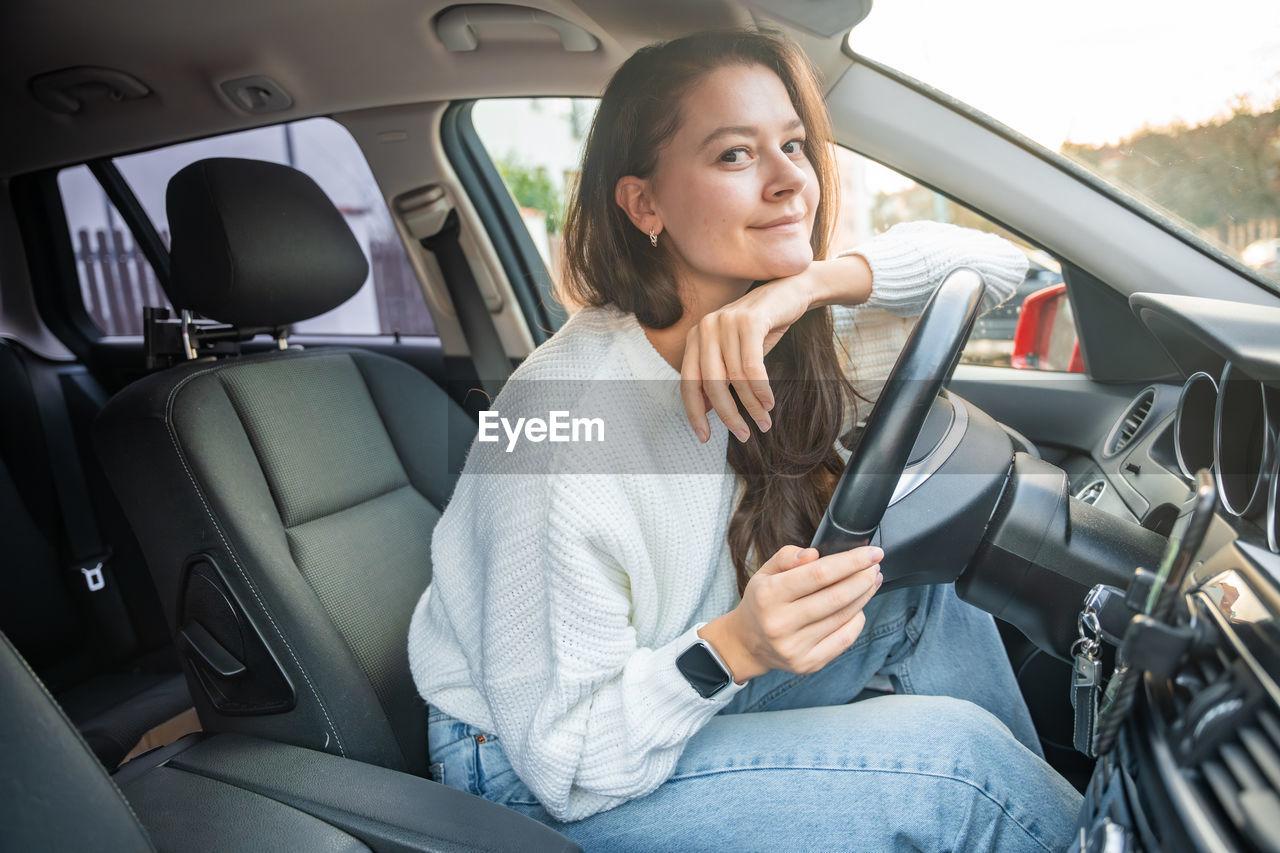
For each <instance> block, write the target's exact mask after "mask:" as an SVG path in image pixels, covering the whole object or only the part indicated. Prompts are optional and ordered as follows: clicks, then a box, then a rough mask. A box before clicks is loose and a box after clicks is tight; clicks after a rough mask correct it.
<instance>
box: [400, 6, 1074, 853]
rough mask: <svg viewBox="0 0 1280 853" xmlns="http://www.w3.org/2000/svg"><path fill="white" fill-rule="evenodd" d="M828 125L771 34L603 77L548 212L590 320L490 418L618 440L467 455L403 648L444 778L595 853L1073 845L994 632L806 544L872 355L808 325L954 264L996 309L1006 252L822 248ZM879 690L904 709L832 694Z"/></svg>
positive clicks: (973, 237) (922, 289)
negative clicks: (862, 365) (570, 424)
mask: <svg viewBox="0 0 1280 853" xmlns="http://www.w3.org/2000/svg"><path fill="white" fill-rule="evenodd" d="M830 138H831V135H830V129H829V125H828V120H827V118H826V116H825V113H824V111H823V106H822V102H821V97H820V94H819V90H818V88H817V84H816V82H815V80H814V77H813V74H812V72H811V70H810V69H809V68H808V66H807V65H806V64H805V62H804V60H803V58H802V57H801V55H800V54H799V52H798V51H797V50H796V49H795V48H793V47H791V46H790V45H788V44H787V43H785V42H783V41H782V40H781V39H779V38H776V37H774V36H771V35H768V34H761V33H755V32H739V33H712V34H703V35H696V36H690V37H687V38H684V39H679V40H677V41H674V42H669V43H666V44H663V45H656V46H652V47H649V48H645V49H643V50H641V51H640V52H638V53H637V54H636V55H635V56H633V57H632V58H631V59H629V60H628V61H627V62H626V63H624V65H623V66H622V68H620V69H619V71H618V72H617V74H616V75H615V76H614V78H613V80H612V81H611V82H610V84H609V86H608V88H607V89H606V91H605V94H604V96H603V99H602V101H601V104H600V108H599V111H598V113H597V116H596V119H595V123H594V125H593V127H592V131H591V135H590V137H589V139H588V142H587V148H586V153H585V158H584V163H583V170H582V176H581V182H580V185H579V190H578V194H577V198H576V199H575V201H574V203H573V205H572V206H571V210H570V214H569V218H568V223H567V233H566V255H567V266H568V270H569V276H568V281H567V285H568V287H569V290H570V296H571V297H572V298H573V299H574V301H576V302H578V303H579V304H583V305H585V306H587V307H585V308H583V309H582V310H580V311H578V312H577V313H576V314H575V315H574V316H573V317H572V318H571V319H570V320H569V321H568V322H567V323H566V324H565V326H564V328H562V329H561V330H560V331H559V332H558V333H557V334H556V335H555V336H554V337H553V338H552V339H551V340H550V341H548V342H547V343H546V344H544V345H543V346H541V347H539V348H538V349H537V350H536V351H535V352H534V353H533V354H532V355H531V356H530V357H529V358H528V359H527V360H526V361H525V362H524V363H523V364H522V365H521V367H520V369H519V370H517V371H516V373H515V374H514V375H513V376H512V378H511V380H510V381H509V382H508V384H507V386H506V387H505V388H504V390H503V392H502V393H501V394H500V395H499V396H498V398H497V399H496V400H495V401H494V408H495V409H496V410H498V412H499V413H500V414H501V416H502V417H503V418H504V419H514V418H518V417H532V416H534V415H538V414H540V415H541V416H543V417H545V416H546V414H547V413H548V412H551V411H565V412H568V413H570V414H572V415H579V414H585V415H597V414H598V415H599V418H598V420H599V421H600V422H601V423H602V424H603V425H604V426H603V428H602V432H604V433H605V435H604V436H602V437H603V438H607V439H608V440H607V441H605V442H604V443H602V444H600V445H587V444H573V443H561V444H552V443H550V442H547V443H536V444H527V443H526V445H524V446H523V447H521V448H516V446H515V445H516V440H515V438H513V440H512V441H511V442H510V443H502V442H498V443H493V442H487V441H479V442H477V443H476V444H475V445H473V448H472V451H471V454H470V456H469V457H468V460H467V465H466V469H465V471H464V473H463V476H462V477H461V479H460V481H459V484H458V487H457V490H456V491H455V494H454V497H453V499H452V501H451V503H450V505H449V508H448V510H447V511H446V512H445V515H444V517H443V518H442V519H441V521H440V523H439V525H438V526H437V528H436V532H435V534H434V538H433V554H432V557H433V566H434V572H435V574H434V578H433V582H432V586H431V588H430V589H429V590H428V592H427V593H424V595H423V598H422V600H421V601H420V602H419V605H418V608H417V610H416V611H415V614H414V619H413V624H412V625H411V628H410V637H409V645H410V661H411V664H412V667H413V671H414V677H415V680H416V682H417V684H418V687H419V690H420V691H421V692H422V694H423V696H424V697H425V698H426V700H427V701H428V703H429V704H430V705H431V708H432V711H431V715H430V718H429V741H430V750H431V760H432V761H433V762H435V764H434V765H433V768H434V772H435V773H436V774H438V778H440V779H441V781H443V782H444V783H445V784H448V785H452V786H455V787H459V788H462V789H464V790H469V791H471V792H472V793H475V794H478V795H481V796H484V797H486V798H488V799H491V800H494V801H496V802H500V803H503V804H505V805H507V806H510V807H511V808H514V809H517V810H519V811H522V812H524V813H526V814H528V815H530V816H532V817H534V818H536V819H538V820H541V821H544V822H546V823H548V824H550V825H552V826H554V827H555V828H557V829H558V830H560V831H561V832H564V833H565V834H567V835H569V836H570V837H572V838H575V839H577V840H578V841H579V842H580V843H582V844H583V846H584V847H586V848H588V849H591V848H599V849H609V850H613V849H707V848H712V849H714V848H722V849H779V848H783V849H807V848H829V847H835V848H845V849H847V848H851V847H853V848H859V849H886V848H892V847H909V848H915V849H954V848H969V849H992V848H996V847H998V848H1001V849H1034V850H1041V849H1052V848H1055V847H1060V846H1063V845H1064V844H1065V843H1066V841H1067V836H1068V834H1069V832H1070V828H1071V825H1072V821H1073V817H1074V813H1075V810H1076V809H1077V807H1078V802H1079V798H1078V796H1077V795H1076V793H1075V792H1074V791H1073V790H1072V789H1071V788H1070V786H1069V785H1067V784H1066V783H1065V782H1064V781H1063V780H1062V779H1060V778H1059V777H1057V776H1056V774H1054V773H1053V771H1052V770H1051V769H1050V768H1049V767H1048V765H1046V764H1045V763H1044V762H1043V760H1042V759H1041V758H1040V757H1039V754H1038V746H1037V743H1036V739H1035V733H1034V729H1033V728H1032V726H1031V722H1030V719H1029V716H1028V714H1027V711H1026V708H1025V707H1024V706H1023V705H1022V703H1021V699H1020V697H1019V693H1018V689H1017V687H1016V685H1015V683H1014V681H1013V678H1012V674H1011V673H1010V672H1009V668H1008V664H1007V660H1006V658H1005V656H1004V652H1003V649H1002V646H1001V644H1000V642H999V639H998V636H997V635H996V632H995V628H994V624H993V623H992V620H991V618H990V617H989V616H987V615H985V614H983V613H980V612H979V611H977V610H975V609H974V608H972V607H969V606H968V605H965V604H963V603H961V602H960V601H959V600H958V599H957V598H956V597H955V594H954V591H953V590H952V589H951V588H950V587H929V588H916V589H907V590H900V591H896V592H894V593H890V594H886V595H884V596H875V591H876V589H877V588H878V587H879V583H880V577H879V572H878V570H877V566H878V564H879V561H880V559H881V557H882V554H881V553H880V551H879V549H877V548H870V547H868V548H859V549H854V550H852V551H849V552H846V553H842V554H835V555H830V556H827V557H823V558H819V557H818V555H817V553H816V552H815V551H814V550H813V549H807V548H802V547H800V546H802V545H803V544H804V543H805V542H807V541H808V540H809V538H810V537H811V535H812V533H813V531H814V529H815V527H816V524H817V521H818V519H819V517H820V515H821V513H822V510H823V508H824V506H825V504H826V502H827V499H828V498H829V496H830V494H831V491H832V488H833V486H834V482H835V478H836V475H837V474H838V472H839V470H840V465H841V462H840V456H839V452H838V450H837V439H838V437H839V435H840V433H841V430H842V429H843V428H847V427H848V426H849V425H850V424H851V422H852V421H851V419H850V418H851V415H850V412H851V408H852V406H851V404H852V401H853V397H852V389H851V388H850V386H849V383H848V380H847V376H846V373H848V372H850V370H856V365H854V366H848V365H847V364H846V361H847V354H848V352H849V351H850V350H856V349H857V347H858V346H859V345H860V344H859V341H858V340H857V338H856V336H854V334H853V328H852V319H851V312H850V311H849V310H848V309H847V308H843V307H839V308H832V309H830V310H826V308H825V306H852V305H861V304H863V303H866V304H867V305H869V306H870V307H872V308H877V309H881V310H884V311H889V312H891V313H896V314H898V315H901V316H910V315H913V314H918V312H919V310H920V309H921V308H922V307H923V304H924V302H925V301H926V300H927V298H928V296H929V294H930V293H931V292H932V289H933V288H934V287H936V285H937V284H938V283H939V282H940V281H941V279H942V278H943V277H944V276H945V274H946V272H947V271H948V270H949V269H950V268H952V267H954V266H956V265H959V264H965V265H968V266H973V267H975V268H976V269H978V271H979V272H980V273H981V274H982V275H983V277H984V279H985V280H986V281H987V284H988V290H989V291H991V292H993V293H994V294H995V298H994V301H999V300H1000V299H1003V298H1004V297H1005V296H1007V295H1008V294H1009V293H1010V292H1011V291H1012V290H1013V288H1014V287H1015V286H1016V284H1017V283H1018V282H1019V281H1021V279H1022V275H1023V273H1024V271H1025V263H1026V261H1025V259H1023V258H1022V257H1021V255H1020V253H1018V252H1017V251H1016V250H1014V249H1012V247H1010V246H1008V244H1006V243H1004V242H1003V241H1001V240H998V239H997V238H994V237H989V236H986V235H979V234H976V233H975V232H969V231H964V230H961V229H955V228H951V227H949V226H937V225H933V224H927V223H918V224H914V225H912V226H899V227H898V228H895V229H892V230H891V231H890V232H888V233H887V234H886V235H883V236H882V237H881V238H878V239H877V240H875V241H874V242H873V243H872V244H871V245H869V246H867V247H864V248H863V249H860V250H858V252H857V253H854V254H849V255H845V256H841V257H838V258H835V259H832V260H815V258H818V259H821V258H824V257H825V256H826V243H827V240H828V234H829V233H830V230H831V226H832V220H833V219H834V209H835V208H834V201H835V182H834V180H833V169H832V163H831V150H830V143H829V140H830ZM760 281H763V282H767V283H765V284H762V285H760V286H757V287H754V288H753V287H752V285H753V282H760ZM833 316H834V318H835V320H834V325H833ZM837 339H839V342H840V345H839V346H838V345H837ZM842 352H843V353H845V357H843V358H842V355H841V353H842ZM864 352H865V347H864ZM867 354H869V355H873V356H874V355H875V353H867ZM730 388H732V389H733V391H734V392H735V393H736V395H737V401H735V400H734V397H733V395H732V394H731V393H730V390H729V389H730ZM739 402H740V403H741V408H740V407H739V405H738V403H739ZM711 409H714V410H715V412H716V414H717V415H718V420H709V419H708V418H707V414H708V413H709V411H710V410H711ZM730 432H732V433H733V435H734V436H735V438H733V439H730V438H729V433H730ZM514 435H515V434H514V433H513V436H514ZM525 436H526V438H532V434H530V433H528V432H526V433H525ZM533 440H534V441H536V440H537V439H536V438H534V439H533ZM517 449H518V450H519V451H520V452H516V453H512V452H511V451H515V450H517ZM756 555H761V557H760V558H757V556H756ZM868 685H878V686H879V687H881V688H882V689H883V690H888V691H889V692H892V693H893V694H900V695H885V696H881V697H879V698H872V699H866V700H864V701H859V702H856V703H854V704H847V703H850V702H851V701H852V700H854V699H855V698H858V697H859V695H860V694H861V693H862V692H863V690H864V688H865V687H867V686H868Z"/></svg>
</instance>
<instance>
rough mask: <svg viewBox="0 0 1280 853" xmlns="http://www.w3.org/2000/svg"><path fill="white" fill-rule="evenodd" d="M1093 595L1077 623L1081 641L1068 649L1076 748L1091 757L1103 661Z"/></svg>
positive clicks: (1096, 722)
mask: <svg viewBox="0 0 1280 853" xmlns="http://www.w3.org/2000/svg"><path fill="white" fill-rule="evenodd" d="M1092 598H1093V596H1092V595H1091V596H1089V597H1088V598H1086V599H1085V605H1084V609H1083V610H1081V611H1080V616H1079V618H1078V619H1077V620H1076V621H1077V625H1078V628H1079V632H1080V639H1078V640H1076V641H1075V643H1073V644H1072V646H1071V659H1072V666H1071V708H1072V710H1073V711H1074V712H1075V731H1074V735H1073V742H1074V745H1075V748H1076V749H1077V750H1078V751H1080V752H1082V753H1084V754H1085V755H1087V756H1089V757H1090V758H1092V757H1093V756H1094V751H1093V739H1094V733H1095V732H1096V730H1097V726H1098V696H1099V694H1100V692H1101V688H1102V661H1101V660H1100V658H1099V655H1098V652H1099V651H1100V650H1101V644H1100V643H1099V641H1098V634H1099V624H1098V614H1097V612H1096V611H1095V610H1094V609H1093V606H1092Z"/></svg>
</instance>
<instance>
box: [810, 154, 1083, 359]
mask: <svg viewBox="0 0 1280 853" xmlns="http://www.w3.org/2000/svg"><path fill="white" fill-rule="evenodd" d="M836 160H837V164H838V166H839V169H840V181H841V206H840V216H839V219H838V220H837V224H836V229H837V235H836V241H835V242H836V245H837V246H853V245H857V244H858V243H860V242H862V241H865V240H868V239H870V238H871V237H872V236H873V235H875V234H880V233H882V232H884V231H887V230H888V229H889V228H891V227H892V226H894V225H896V224H898V223H899V222H910V221H912V220H917V219H931V220H933V221H935V222H952V223H955V224H956V225H962V226H964V227H966V228H974V229H977V230H979V231H987V232H990V233H993V234H998V235H1000V236H1001V237H1004V238H1005V239H1007V240H1009V241H1011V242H1012V243H1014V244H1015V245H1016V246H1018V248H1020V249H1021V250H1022V251H1023V252H1025V253H1026V255H1027V261H1028V266H1027V275H1026V278H1024V279H1023V281H1022V283H1021V284H1020V285H1019V286H1018V289H1017V290H1015V291H1014V293H1013V295H1012V296H1010V297H1009V299H1008V300H1007V301H1006V302H1005V303H1004V304H1003V305H1000V306H998V307H996V308H993V309H992V310H990V311H988V312H987V313H986V314H984V315H982V316H981V317H979V318H978V322H977V323H976V324H975V325H974V328H973V334H972V335H970V337H969V343H968V344H967V345H966V346H965V349H964V354H963V355H962V356H961V359H960V361H961V363H962V364H984V365H991V366H997V367H1017V368H1020V369H1030V370H1053V371H1075V372H1083V366H1082V364H1081V361H1080V356H1079V349H1078V347H1077V337H1076V328H1075V321H1074V318H1073V317H1072V315H1071V306H1070V303H1069V302H1067V300H1066V298H1065V292H1064V291H1063V289H1062V287H1061V284H1062V268H1061V266H1060V265H1059V264H1058V262H1057V261H1056V260H1054V258H1053V257H1051V256H1050V255H1048V254H1046V253H1045V252H1043V251H1041V250H1040V249H1039V248H1037V247H1035V246H1032V245H1030V244H1028V243H1026V242H1025V241H1024V240H1023V239H1022V238H1021V237H1018V236H1017V235H1015V234H1012V233H1010V232H1009V231H1006V230H1005V229H1004V228H1001V227H1000V226H999V225H996V224H995V223H994V222H992V221H991V220H989V219H987V218H986V217H984V216H982V215H981V214H978V213H975V212H973V211H972V210H969V209H968V208H967V207H963V206H961V205H958V204H956V203H955V202H953V201H951V200H950V199H948V198H946V197H945V196H943V195H941V194H939V193H936V192H934V191H933V190H931V189H929V188H928V187H924V186H921V185H920V184H918V183H916V182H915V181H913V180H911V179H910V178H908V177H906V176H904V175H901V174H899V173H898V172H896V171H894V170H893V169H890V168H887V167H885V166H882V165H880V164H879V163H877V162H875V161H874V160H870V159H868V158H866V157H863V156H861V155H860V154H857V153H855V152H853V151H850V150H849V149H847V148H843V147H840V146H837V147H836ZM1049 288H1055V290H1054V291H1048V289H1049ZM1036 293H1040V294H1041V297H1040V298H1038V299H1036V300H1032V301H1031V302H1029V303H1027V304H1028V305H1030V306H1031V307H1032V310H1033V311H1034V313H1033V314H1029V315H1028V316H1027V317H1026V318H1023V316H1022V314H1023V311H1022V308H1023V304H1024V303H1025V302H1026V300H1027V297H1029V296H1031V295H1033V294H1036ZM1019 321H1022V326H1021V328H1019Z"/></svg>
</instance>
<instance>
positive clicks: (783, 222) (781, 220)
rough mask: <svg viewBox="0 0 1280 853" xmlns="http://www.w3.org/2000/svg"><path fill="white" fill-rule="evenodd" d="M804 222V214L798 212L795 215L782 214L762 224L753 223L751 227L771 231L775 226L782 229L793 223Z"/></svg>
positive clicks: (800, 223)
mask: <svg viewBox="0 0 1280 853" xmlns="http://www.w3.org/2000/svg"><path fill="white" fill-rule="evenodd" d="M803 223H804V214H803V213H798V214H795V215H793V216H780V217H778V218H777V219H774V220H772V221H770V222H765V223H763V224H761V225H752V226H751V227H752V228H755V229H757V230H760V231H769V230H772V229H775V228H777V229H779V230H782V229H786V228H789V227H790V226H792V225H802V224H803Z"/></svg>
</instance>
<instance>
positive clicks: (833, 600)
mask: <svg viewBox="0 0 1280 853" xmlns="http://www.w3.org/2000/svg"><path fill="white" fill-rule="evenodd" d="M883 557H884V552H883V551H881V550H880V549H879V548H876V547H873V546H867V547H862V548H854V549H852V550H849V551H842V552H840V553H838V554H831V555H829V556H826V557H819V556H818V551H817V549H815V548H797V547H796V546H794V545H788V546H786V547H785V548H782V549H780V550H779V551H778V553H776V554H774V555H773V557H771V558H770V559H769V560H768V561H767V562H766V563H765V564H764V565H763V566H761V567H760V570H759V571H758V572H756V573H755V574H754V575H753V576H752V577H751V580H750V581H749V582H748V583H747V588H746V590H744V591H743V594H742V601H741V602H740V603H739V604H738V606H737V607H736V608H734V609H733V610H731V611H730V612H728V613H726V614H724V615H723V616H720V617H719V618H717V619H713V620H712V621H710V622H708V623H707V624H706V625H704V626H703V627H702V629H701V630H700V631H699V632H698V634H699V636H701V637H702V638H703V639H704V640H707V641H708V642H709V643H711V645H712V646H713V647H715V650H716V652H717V653H719V655H720V657H721V658H722V659H723V660H724V662H725V663H726V664H727V665H728V666H729V669H730V670H731V672H732V673H733V677H734V680H735V681H737V682H739V683H742V682H744V681H746V680H747V679H750V678H755V677H756V676H758V675H764V674H765V673H767V672H770V671H772V670H775V669H781V670H786V671H787V672H795V673H810V672H817V671H818V670H820V669H822V668H823V667H824V666H826V665H827V663H829V662H830V661H831V660H833V659H834V658H835V657H836V656H837V655H839V654H840V653H841V652H843V651H844V650H845V649H847V648H849V647H850V646H852V645H853V643H854V641H855V640H856V639H857V638H858V635H859V634H860V633H862V628H863V626H864V625H865V624H866V617H865V616H864V615H863V613H862V608H863V607H865V606H866V604H867V602H868V601H870V600H871V596H872V595H874V594H875V592H876V590H878V589H879V588H880V584H881V582H882V581H883V577H882V575H881V574H880V571H879V569H880V560H881V559H883Z"/></svg>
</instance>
